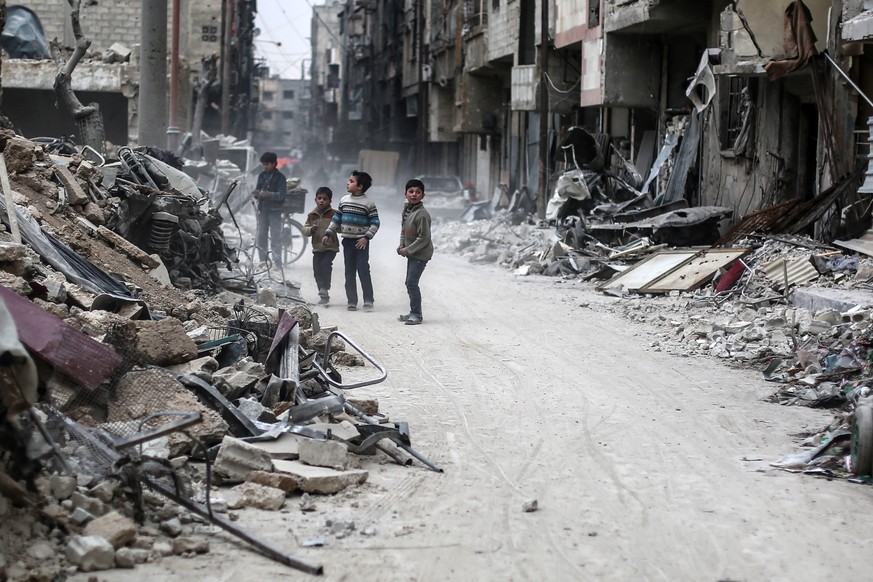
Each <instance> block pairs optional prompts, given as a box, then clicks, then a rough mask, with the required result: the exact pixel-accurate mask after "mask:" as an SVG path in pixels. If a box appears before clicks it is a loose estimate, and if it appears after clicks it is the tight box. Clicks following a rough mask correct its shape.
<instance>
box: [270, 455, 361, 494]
mask: <svg viewBox="0 0 873 582" xmlns="http://www.w3.org/2000/svg"><path fill="white" fill-rule="evenodd" d="M273 465H274V467H275V468H276V471H278V472H281V473H288V474H289V475H293V476H294V477H295V478H296V479H297V484H298V487H299V488H300V490H301V491H304V492H306V493H320V494H323V495H331V494H333V493H338V492H340V491H342V490H343V489H346V488H348V487H351V486H352V485H360V484H362V483H364V482H365V481H366V480H367V478H368V477H369V475H370V474H369V472H368V471H365V470H362V469H355V470H350V471H336V470H334V469H328V468H327V467H315V466H312V465H306V464H304V463H301V462H299V461H274V462H273Z"/></svg>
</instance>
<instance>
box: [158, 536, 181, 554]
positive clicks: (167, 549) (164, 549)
mask: <svg viewBox="0 0 873 582" xmlns="http://www.w3.org/2000/svg"><path fill="white" fill-rule="evenodd" d="M177 539H178V538H177ZM152 551H153V552H154V553H156V554H157V555H159V556H172V555H173V546H172V545H171V544H170V542H168V541H167V540H158V541H156V542H155V543H154V545H152Z"/></svg>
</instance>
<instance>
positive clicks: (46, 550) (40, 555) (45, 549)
mask: <svg viewBox="0 0 873 582" xmlns="http://www.w3.org/2000/svg"><path fill="white" fill-rule="evenodd" d="M55 553H56V551H55V548H54V546H52V545H51V544H50V543H49V542H46V541H37V542H34V544H33V545H32V546H30V547H29V548H27V555H28V557H30V558H32V559H34V560H37V561H39V562H45V561H46V560H49V559H51V558H52V556H54V555H55Z"/></svg>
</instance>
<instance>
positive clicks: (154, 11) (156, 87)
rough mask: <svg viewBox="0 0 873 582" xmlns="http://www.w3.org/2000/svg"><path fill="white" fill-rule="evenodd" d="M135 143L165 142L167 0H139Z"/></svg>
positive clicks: (160, 143) (161, 144)
mask: <svg viewBox="0 0 873 582" xmlns="http://www.w3.org/2000/svg"><path fill="white" fill-rule="evenodd" d="M140 34H141V37H142V40H141V42H142V55H141V59H140V60H141V63H140V73H139V123H138V124H137V125H138V126H139V139H138V140H137V141H138V143H139V145H141V146H145V145H151V146H163V145H164V144H166V142H167V135H166V133H167V0H150V1H149V2H143V3H142V23H141V25H140Z"/></svg>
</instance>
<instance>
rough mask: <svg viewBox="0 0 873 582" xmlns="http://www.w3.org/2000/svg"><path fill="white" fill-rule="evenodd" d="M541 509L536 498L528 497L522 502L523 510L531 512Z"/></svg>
mask: <svg viewBox="0 0 873 582" xmlns="http://www.w3.org/2000/svg"><path fill="white" fill-rule="evenodd" d="M537 509H539V502H538V501H537V500H536V499H526V500H525V502H524V503H522V504H521V510H522V511H523V512H525V513H531V512H533V511H536V510H537Z"/></svg>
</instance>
